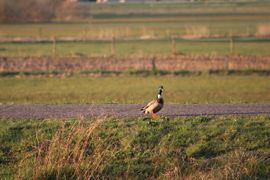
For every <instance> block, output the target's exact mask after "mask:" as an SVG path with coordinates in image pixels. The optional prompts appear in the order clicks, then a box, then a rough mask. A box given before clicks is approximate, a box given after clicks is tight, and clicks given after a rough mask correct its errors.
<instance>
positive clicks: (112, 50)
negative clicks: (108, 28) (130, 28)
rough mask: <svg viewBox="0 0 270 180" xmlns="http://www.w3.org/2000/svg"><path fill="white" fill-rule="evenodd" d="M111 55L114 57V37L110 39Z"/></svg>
mask: <svg viewBox="0 0 270 180" xmlns="http://www.w3.org/2000/svg"><path fill="white" fill-rule="evenodd" d="M111 54H112V55H115V37H114V36H113V37H112V41H111Z"/></svg>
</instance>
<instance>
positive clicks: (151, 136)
mask: <svg viewBox="0 0 270 180" xmlns="http://www.w3.org/2000/svg"><path fill="white" fill-rule="evenodd" d="M269 123H270V119H269V117H267V116H252V117H241V116H221V117H205V116H198V117H189V118H166V117H161V118H159V119H157V120H155V121H152V122H149V119H148V118H126V119H115V118H100V119H38V120H37V119H4V118H1V119H0V143H1V149H0V150H1V151H0V152H1V153H0V158H1V164H0V165H1V168H0V175H1V177H2V178H3V179H14V178H17V179H29V178H37V179H44V178H48V177H50V178H52V179H55V178H56V177H63V176H64V177H67V178H70V177H73V178H85V179H88V178H89V177H95V178H112V177H114V178H123V177H124V178H142V179H145V178H161V179H163V178H165V179H167V178H168V179H172V178H176V179H178V178H185V179H193V178H207V179H219V178H220V177H227V178H230V179H246V178H251V179H253V178H254V179H256V178H259V179H269V166H270V164H269V156H270V149H269V136H270V134H269V128H270V124H269Z"/></svg>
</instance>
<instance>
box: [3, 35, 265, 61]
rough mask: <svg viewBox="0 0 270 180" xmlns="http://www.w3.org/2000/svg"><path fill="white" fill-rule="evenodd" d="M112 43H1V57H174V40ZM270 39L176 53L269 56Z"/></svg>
mask: <svg viewBox="0 0 270 180" xmlns="http://www.w3.org/2000/svg"><path fill="white" fill-rule="evenodd" d="M111 46H112V45H111V42H110V41H92V42H59V43H56V46H55V48H54V46H53V44H52V43H0V56H11V57H12V56H13V57H14V56H15V57H20V56H22V57H25V56H54V55H55V56H60V57H68V56H110V55H111V54H112V53H114V54H115V55H117V56H149V55H155V56H159V55H163V56H164V55H165V56H168V55H171V54H172V51H173V50H172V42H171V40H137V41H116V42H115V50H112V48H111ZM269 46H270V41H269V40H267V39H266V40H263V41H260V40H256V39H255V40H254V41H253V40H252V41H239V42H237V41H236V42H235V43H234V49H233V50H231V48H230V41H229V40H226V39H223V40H213V39H211V40H209V41H191V40H178V41H176V45H175V50H174V51H175V52H176V53H182V54H186V55H208V56H209V55H230V54H231V53H232V52H231V51H233V53H234V54H241V55H258V56H260V55H263V56H269V55H270V51H269V48H268V47H269Z"/></svg>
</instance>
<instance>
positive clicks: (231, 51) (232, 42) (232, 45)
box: [230, 33, 234, 55]
mask: <svg viewBox="0 0 270 180" xmlns="http://www.w3.org/2000/svg"><path fill="white" fill-rule="evenodd" d="M230 54H231V55H233V54H234V39H233V35H232V33H231V34H230Z"/></svg>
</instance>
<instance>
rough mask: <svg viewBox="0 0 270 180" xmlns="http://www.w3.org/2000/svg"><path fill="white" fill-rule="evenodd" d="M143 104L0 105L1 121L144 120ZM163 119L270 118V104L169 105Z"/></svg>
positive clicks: (164, 111)
mask: <svg viewBox="0 0 270 180" xmlns="http://www.w3.org/2000/svg"><path fill="white" fill-rule="evenodd" d="M141 107H142V105H139V104H126V105H123V104H99V105H75V104H74V105H0V118H1V117H2V118H3V117H7V118H76V117H97V116H116V117H140V116H143V115H142V114H141V112H140V108H141ZM159 114H160V115H163V116H198V115H209V116H213V115H259V114H265V115H270V104H197V105H180V104H169V105H165V107H164V108H163V109H162V110H161V111H160V113H159Z"/></svg>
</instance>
